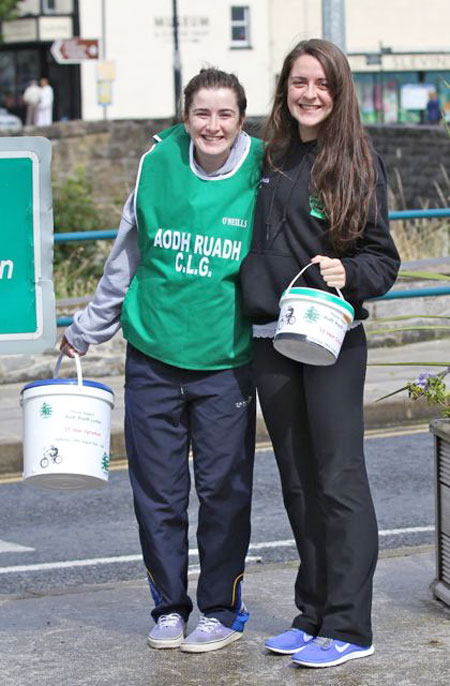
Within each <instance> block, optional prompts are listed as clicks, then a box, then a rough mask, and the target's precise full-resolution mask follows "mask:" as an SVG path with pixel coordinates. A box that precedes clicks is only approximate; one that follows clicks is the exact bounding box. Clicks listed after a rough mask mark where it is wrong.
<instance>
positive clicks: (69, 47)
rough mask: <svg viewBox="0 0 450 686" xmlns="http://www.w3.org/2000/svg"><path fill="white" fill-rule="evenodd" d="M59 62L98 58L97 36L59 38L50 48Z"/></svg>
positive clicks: (71, 62) (74, 62)
mask: <svg viewBox="0 0 450 686" xmlns="http://www.w3.org/2000/svg"><path fill="white" fill-rule="evenodd" d="M50 52H51V53H52V55H53V57H54V59H55V60H56V62H58V64H79V63H80V62H83V61H84V60H98V57H99V48H98V39H97V38H71V39H69V40H57V41H55V42H54V43H53V44H52V47H51V48H50Z"/></svg>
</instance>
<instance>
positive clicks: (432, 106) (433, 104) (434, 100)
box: [427, 91, 442, 124]
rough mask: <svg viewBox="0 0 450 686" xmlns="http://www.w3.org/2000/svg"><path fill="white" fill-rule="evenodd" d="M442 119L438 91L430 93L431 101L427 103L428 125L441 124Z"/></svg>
mask: <svg viewBox="0 0 450 686" xmlns="http://www.w3.org/2000/svg"><path fill="white" fill-rule="evenodd" d="M441 119H442V113H441V108H440V106H439V99H438V96H437V93H436V91H430V96H429V100H428V102H427V123H428V124H439V122H440V121H441Z"/></svg>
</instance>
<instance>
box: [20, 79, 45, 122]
mask: <svg viewBox="0 0 450 686" xmlns="http://www.w3.org/2000/svg"><path fill="white" fill-rule="evenodd" d="M40 99H41V89H40V88H39V85H38V82H37V81H36V80H33V81H30V83H29V85H28V86H27V88H25V90H24V93H23V101H24V103H25V105H26V106H27V107H26V117H25V125H26V126H35V125H36V120H37V109H38V105H39V101H40Z"/></svg>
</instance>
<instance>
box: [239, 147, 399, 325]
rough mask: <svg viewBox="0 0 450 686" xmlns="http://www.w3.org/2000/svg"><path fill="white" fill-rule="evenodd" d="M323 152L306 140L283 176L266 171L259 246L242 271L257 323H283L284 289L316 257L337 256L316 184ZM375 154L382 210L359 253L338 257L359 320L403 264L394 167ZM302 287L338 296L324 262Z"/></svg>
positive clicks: (374, 213)
mask: <svg viewBox="0 0 450 686" xmlns="http://www.w3.org/2000/svg"><path fill="white" fill-rule="evenodd" d="M316 149H317V145H316V142H315V141H313V142H310V143H301V142H299V143H298V144H296V145H295V146H293V147H292V149H291V150H290V151H289V154H288V155H287V156H286V159H285V162H284V164H283V166H282V172H283V173H280V172H273V171H271V172H267V170H266V171H265V172H264V175H263V178H262V180H261V184H260V189H259V192H258V198H257V202H256V208H255V222H254V229H253V241H252V247H251V249H250V252H249V254H248V255H247V257H246V258H245V259H244V261H243V263H242V266H241V282H242V292H243V300H244V311H245V313H246V314H247V315H248V316H249V317H250V318H251V320H252V321H253V323H265V322H269V321H274V320H275V319H277V317H278V312H279V300H280V297H281V294H282V292H283V291H284V290H285V289H286V288H287V286H288V285H289V283H290V282H291V281H292V279H293V278H294V277H295V275H296V274H297V273H298V272H299V271H300V270H301V269H302V267H304V266H305V265H306V264H308V263H309V262H310V260H311V258H312V257H314V256H315V255H327V256H329V257H337V255H335V254H334V251H333V248H332V247H331V243H330V240H329V231H328V230H329V225H328V222H327V220H326V218H325V217H324V214H323V211H322V209H321V208H320V204H319V203H317V201H316V200H315V199H314V197H312V196H311V192H310V187H309V186H310V184H309V181H310V174H311V168H312V165H313V163H314V157H315V154H316ZM373 157H374V164H375V169H376V179H377V182H376V201H377V202H376V209H375V206H373V207H372V208H371V211H370V213H369V220H368V222H367V225H366V227H365V230H364V234H363V236H362V238H361V239H360V240H358V242H357V244H356V245H355V246H354V248H353V249H352V250H350V251H349V252H348V253H347V254H346V255H344V256H338V257H339V259H341V261H342V263H343V265H344V267H345V272H346V284H345V287H344V288H343V289H342V295H343V296H344V298H345V299H346V300H347V301H348V302H350V303H351V304H352V305H353V307H354V308H355V319H366V318H367V317H368V312H367V310H366V309H365V308H364V307H363V306H362V305H363V301H364V300H365V299H366V298H372V297H376V296H379V295H382V294H383V293H386V291H388V290H389V289H390V288H391V286H392V285H393V283H394V281H395V279H396V277H397V273H398V269H399V266H400V258H399V255H398V252H397V249H396V247H395V245H394V242H393V240H392V238H391V236H390V233H389V220H388V207H387V178H386V170H385V167H384V164H383V162H382V160H381V158H380V157H379V155H378V154H377V153H376V152H373ZM373 205H375V203H373ZM295 286H308V287H310V288H319V289H322V290H327V291H329V292H332V293H336V290H335V289H330V288H328V287H327V286H326V284H325V282H324V281H323V279H322V277H321V276H320V271H319V266H318V265H313V266H312V267H310V268H309V269H308V270H307V271H306V272H305V273H304V275H303V276H302V277H300V279H298V281H296V282H295Z"/></svg>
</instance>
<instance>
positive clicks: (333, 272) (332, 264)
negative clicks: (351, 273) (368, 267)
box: [311, 255, 347, 288]
mask: <svg viewBox="0 0 450 686" xmlns="http://www.w3.org/2000/svg"><path fill="white" fill-rule="evenodd" d="M311 262H312V263H313V264H318V265H319V267H320V275H321V276H322V278H323V280H324V281H325V283H326V284H327V286H330V288H344V286H345V283H346V278H347V275H346V273H345V267H344V265H343V264H342V262H341V260H338V259H337V258H333V257H326V256H325V255H315V257H313V258H312V259H311Z"/></svg>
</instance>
